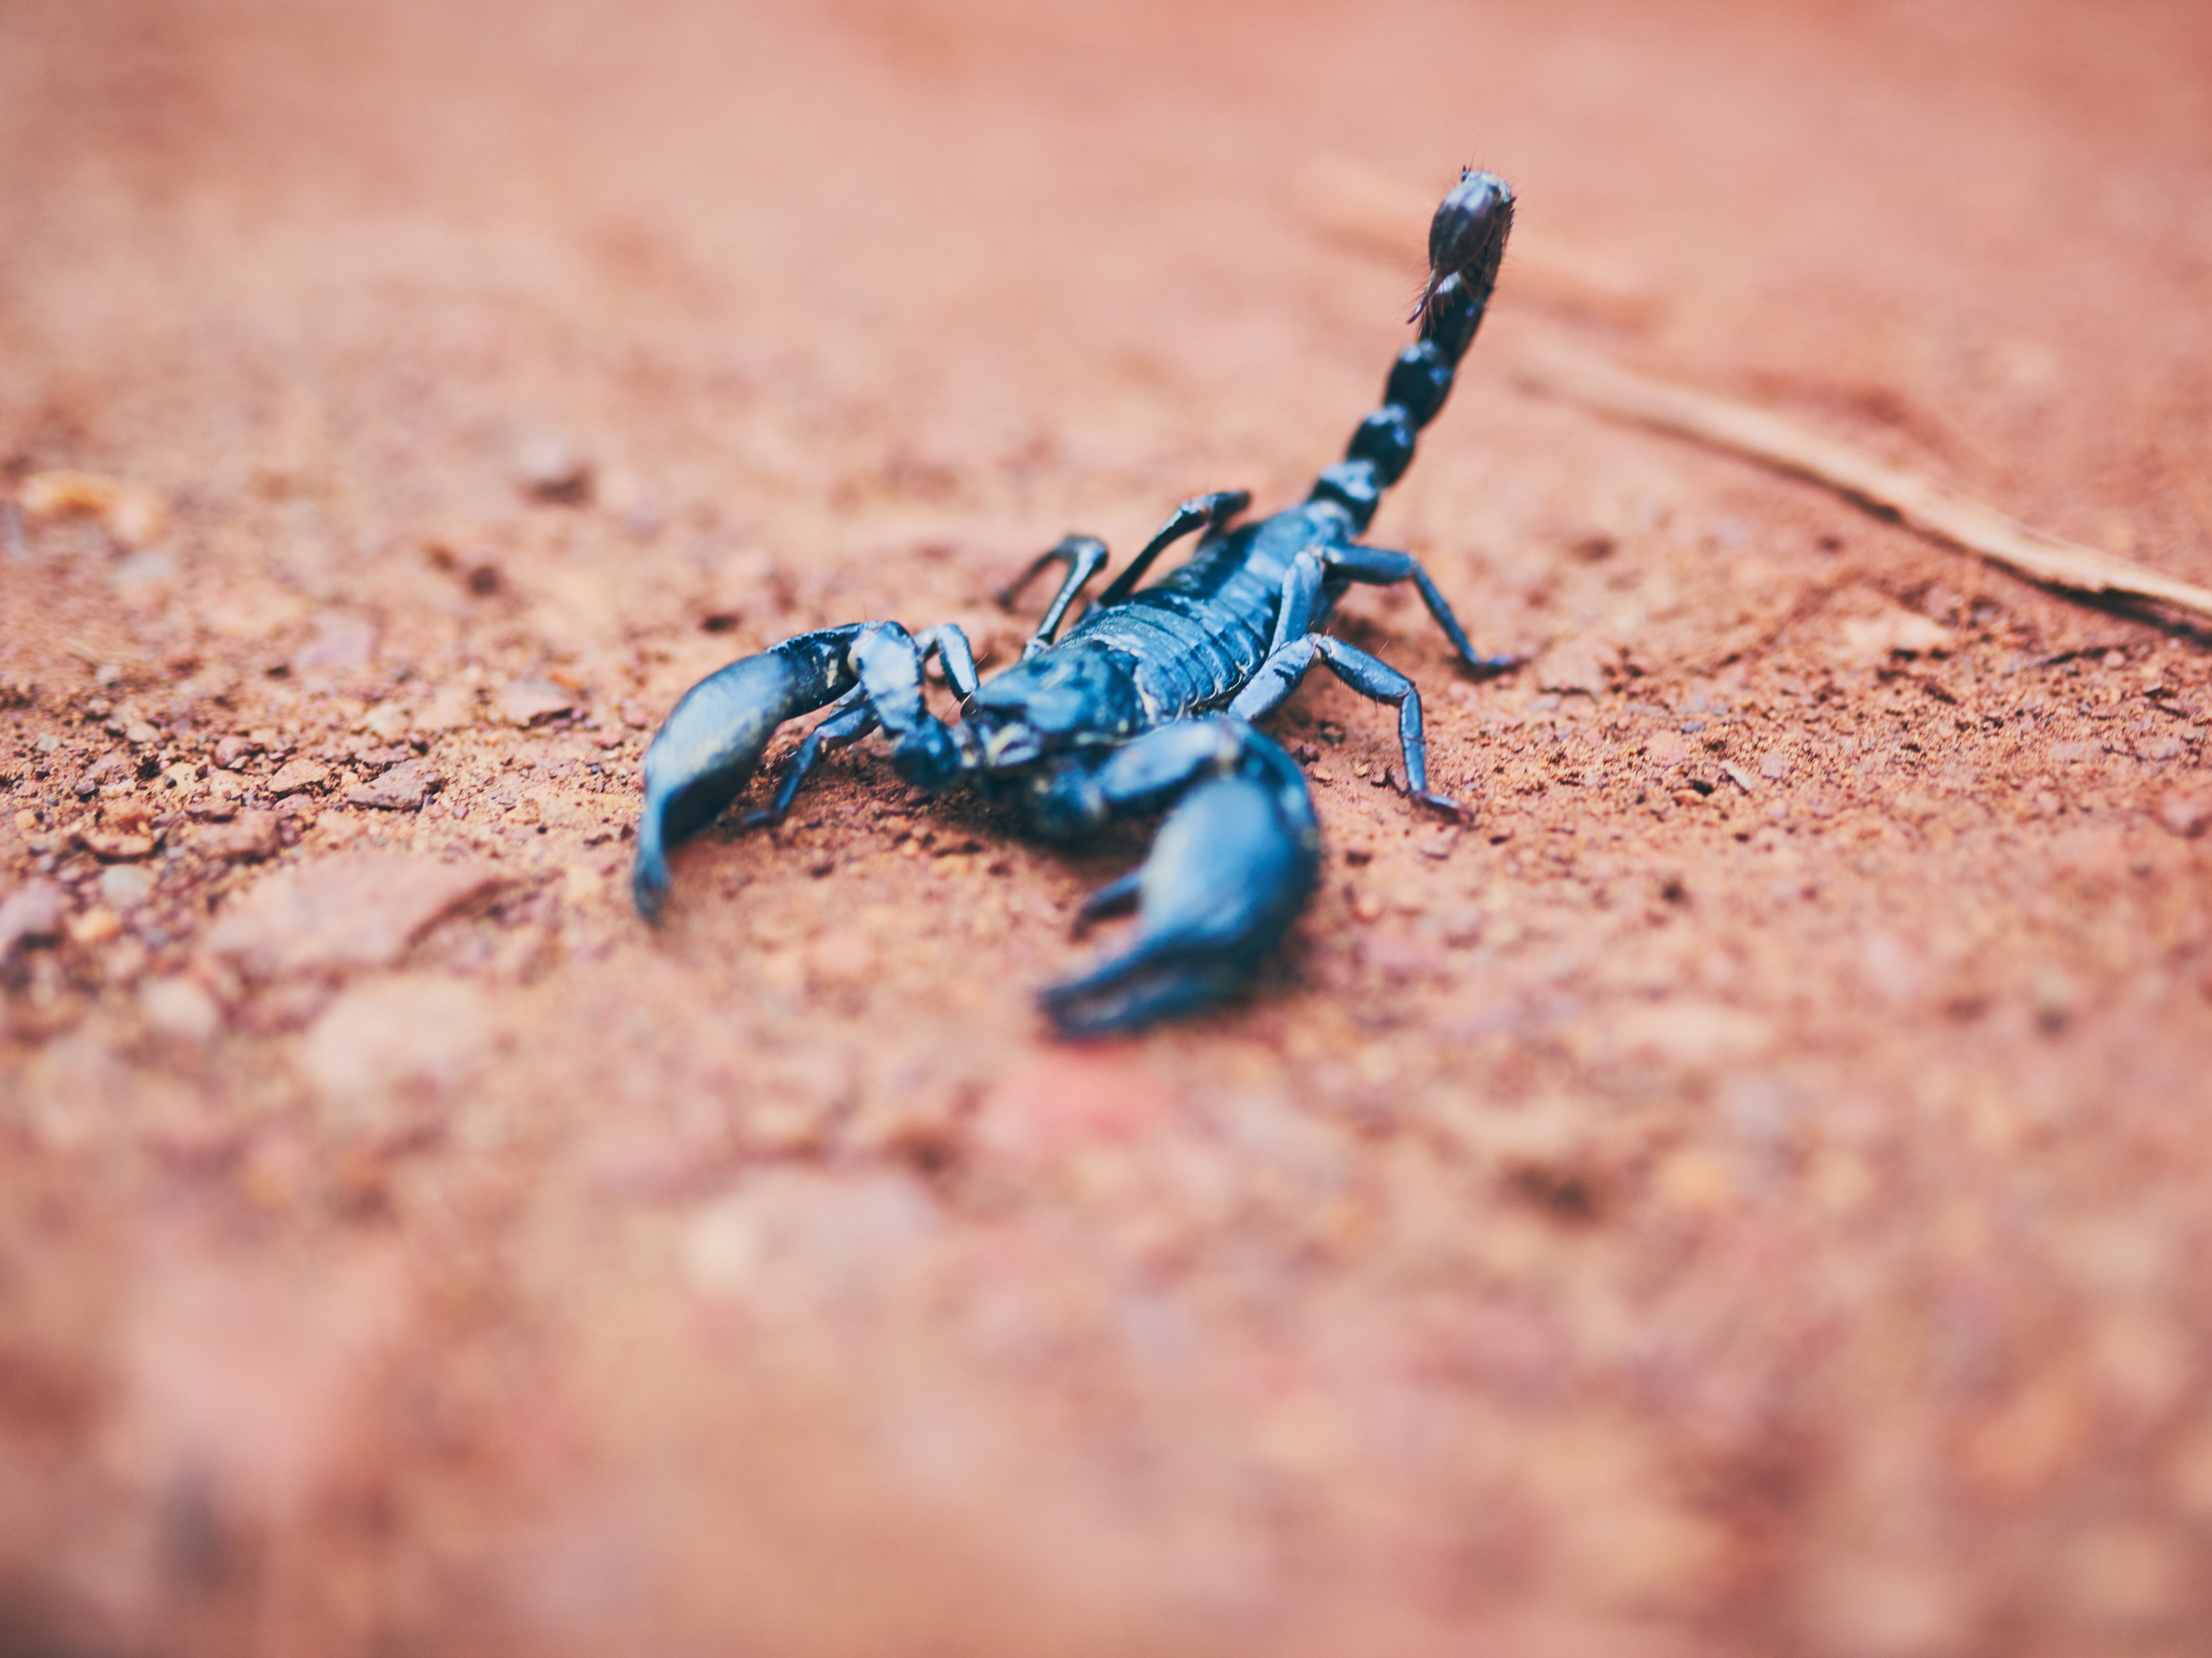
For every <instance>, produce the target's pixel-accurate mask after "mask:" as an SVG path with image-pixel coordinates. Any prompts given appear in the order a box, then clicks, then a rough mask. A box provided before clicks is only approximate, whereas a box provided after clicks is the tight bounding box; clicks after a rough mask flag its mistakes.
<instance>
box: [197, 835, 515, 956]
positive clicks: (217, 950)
mask: <svg viewBox="0 0 2212 1658" xmlns="http://www.w3.org/2000/svg"><path fill="white" fill-rule="evenodd" d="M505 879H506V877H505V876H504V875H502V874H501V872H499V871H498V870H496V869H492V868H489V867H487V866H486V865H481V864H438V863H432V862H429V861H428V860H427V859H416V858H406V857H401V856H398V855H396V854H390V853H369V852H342V853H333V854H332V855H331V856H330V857H327V858H324V859H319V860H318V861H316V862H314V863H311V864H302V865H297V866H295V867H294V868H291V869H287V870H281V871H279V872H277V873H276V874H275V875H272V876H270V878H267V879H266V880H264V881H263V882H262V883H261V884H259V885H258V886H256V887H255V888H254V889H253V890H252V891H251V892H249V893H247V894H246V896H244V897H243V898H242V899H240V901H239V902H236V903H234V904H233V905H231V906H230V907H229V908H227V909H225V910H224V911H223V912H222V914H220V915H218V916H217V917H216V922H215V925H214V926H212V927H210V929H209V931H208V935H207V947H208V949H209V950H210V952H211V953H212V954H214V955H216V956H220V957H225V958H227V959H228V960H230V961H232V962H234V963H236V965H237V966H238V968H239V969H240V971H242V972H244V973H246V974H247V975H251V976H252V977H256V978H264V979H265V978H272V977H274V976H276V975H279V974H283V973H290V972H300V971H313V970H315V969H325V970H330V969H347V968H375V967H389V966H391V965H392V963H395V962H397V961H398V959H399V958H400V957H401V956H403V955H404V954H405V953H406V951H407V948H408V946H409V945H410V944H413V943H414V942H415V940H416V938H420V937H421V936H422V934H423V933H425V932H428V931H429V930H430V928H431V927H433V926H435V925H436V924H437V923H438V922H439V921H440V920H443V919H444V918H445V917H446V916H447V915H449V914H452V913H453V911H454V910H456V909H458V908H460V907H461V906H462V905H464V904H466V903H469V902H471V901H473V900H475V899H477V898H480V897H482V896H484V895H485V894H487V893H489V892H492V891H495V890H497V889H498V888H499V887H500V886H501V884H503V883H504V881H505Z"/></svg>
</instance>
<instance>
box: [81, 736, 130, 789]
mask: <svg viewBox="0 0 2212 1658" xmlns="http://www.w3.org/2000/svg"><path fill="white" fill-rule="evenodd" d="M136 770H137V767H136V763H135V762H133V761H132V760H131V756H129V755H128V754H126V753H125V752H124V751H123V750H121V749H118V750H115V751H114V752H113V753H112V754H105V755H102V756H100V758H99V759H97V760H95V761H94V762H92V763H91V764H90V765H88V766H87V767H86V768H84V771H83V774H82V775H81V776H79V777H78V779H77V780H76V793H77V798H78V799H82V800H89V799H92V797H93V796H94V795H95V794H97V793H100V790H101V789H103V788H106V787H107V786H109V785H111V784H115V783H127V782H129V781H130V780H131V777H132V776H133V775H134V774H135V773H136Z"/></svg>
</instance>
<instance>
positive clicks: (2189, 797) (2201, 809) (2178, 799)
mask: <svg viewBox="0 0 2212 1658" xmlns="http://www.w3.org/2000/svg"><path fill="white" fill-rule="evenodd" d="M2158 821H2159V824H2160V827H2161V828H2163V829H2166V830H2167V831H2168V832H2169V833H2171V834H2174V835H2180V836H2181V837H2182V838H2183V839H2184V840H2186V841H2194V840H2195V839H2196V838H2197V836H2198V835H2202V834H2203V833H2204V831H2205V829H2206V828H2207V827H2208V826H2212V793H2198V792H2197V791H2196V790H2193V789H2184V790H2177V791H2175V792H2174V793H2172V794H2169V795H2167V796H2166V799H2163V800H2161V801H2160V803H2159V807H2158Z"/></svg>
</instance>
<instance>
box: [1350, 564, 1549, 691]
mask: <svg viewBox="0 0 2212 1658" xmlns="http://www.w3.org/2000/svg"><path fill="white" fill-rule="evenodd" d="M1326 557H1327V559H1328V574H1329V575H1330V577H1331V578H1332V579H1334V580H1340V581H1356V582H1359V583H1361V584H1362V585H1363V586H1375V587H1388V586H1395V585H1396V584H1397V583H1399V582H1401V581H1410V582H1412V583H1413V586H1415V587H1417V588H1418V589H1419V591H1420V595H1421V603H1422V604H1425V605H1427V606H1428V607H1429V614H1430V615H1431V616H1434V617H1435V618H1436V623H1437V626H1438V627H1439V628H1442V629H1443V630H1444V637H1445V638H1446V639H1449V641H1451V645H1452V649H1453V650H1455V651H1456V652H1458V653H1459V659H1460V660H1461V661H1462V662H1463V663H1465V664H1466V665H1467V666H1468V669H1469V670H1470V671H1473V672H1474V674H1475V675H1476V677H1479V678H1483V679H1490V678H1494V677H1497V676H1498V675H1499V674H1502V673H1507V672H1510V671H1511V670H1513V669H1515V668H1517V667H1519V666H1520V665H1521V662H1522V659H1521V658H1519V657H1517V656H1479V655H1477V654H1476V653H1475V649H1474V646H1472V645H1470V644H1469V643H1468V638H1467V630H1466V629H1463V628H1462V627H1461V626H1460V625H1459V618H1458V617H1457V616H1454V615H1453V614H1452V608H1451V605H1450V604H1449V603H1448V602H1446V600H1445V598H1444V596H1443V592H1442V590H1440V589H1439V588H1438V587H1437V584H1436V582H1435V581H1434V580H1431V577H1430V575H1429V573H1428V572H1427V571H1426V570H1425V569H1423V568H1421V562H1420V560H1419V559H1417V558H1415V557H1414V556H1413V555H1412V554H1411V553H1389V552H1384V551H1383V550H1382V549H1380V548H1377V547H1331V548H1329V549H1328V552H1327V554H1326Z"/></svg>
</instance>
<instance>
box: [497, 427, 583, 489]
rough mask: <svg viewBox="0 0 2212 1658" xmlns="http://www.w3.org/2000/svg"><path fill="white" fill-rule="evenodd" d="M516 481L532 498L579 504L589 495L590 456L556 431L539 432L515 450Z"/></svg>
mask: <svg viewBox="0 0 2212 1658" xmlns="http://www.w3.org/2000/svg"><path fill="white" fill-rule="evenodd" d="M514 478H515V482H516V483H519V484H520V485H521V486H522V492H523V494H525V495H528V496H530V497H531V499H532V500H533V501H557V502H559V503H560V504H561V505H562V506H564V507H580V506H583V505H585V504H586V502H588V501H590V500H591V498H592V459H591V457H590V456H589V455H587V454H586V453H585V452H583V450H582V449H581V448H580V447H579V446H577V445H576V444H574V443H573V442H571V441H570V440H568V439H567V438H565V437H562V436H561V435H560V434H557V433H550V432H549V433H541V434H538V436H536V437H533V438H532V439H530V440H528V441H527V442H526V443H525V444H524V445H523V446H522V447H521V448H520V449H519V450H517V451H516V452H515V457H514Z"/></svg>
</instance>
